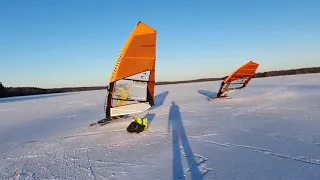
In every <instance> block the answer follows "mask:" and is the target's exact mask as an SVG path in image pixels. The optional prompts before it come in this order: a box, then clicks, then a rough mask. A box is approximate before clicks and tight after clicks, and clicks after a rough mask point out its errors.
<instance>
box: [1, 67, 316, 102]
mask: <svg viewBox="0 0 320 180" xmlns="http://www.w3.org/2000/svg"><path fill="white" fill-rule="evenodd" d="M311 73H320V67H310V68H300V69H290V70H278V71H267V72H258V73H255V75H254V76H253V78H263V77H271V76H286V75H297V74H311ZM225 78H226V77H221V78H203V79H195V80H186V81H163V82H156V85H167V84H180V83H193V82H205V81H220V80H224V79H225ZM101 89H106V86H93V87H65V88H51V89H43V88H37V87H4V86H3V85H2V83H1V82H0V98H4V97H14V96H28V95H39V94H51V93H65V92H76V91H92V90H101Z"/></svg>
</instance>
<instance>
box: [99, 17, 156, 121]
mask: <svg viewBox="0 0 320 180" xmlns="http://www.w3.org/2000/svg"><path fill="white" fill-rule="evenodd" d="M156 35H157V32H156V30H155V29H153V28H152V27H150V26H148V25H147V24H145V23H143V22H141V21H139V23H138V24H137V25H136V27H135V28H134V30H133V31H132V32H131V35H130V36H129V38H128V40H127V41H126V43H125V45H124V46H123V48H122V50H121V52H120V55H119V57H118V59H117V61H116V64H115V66H114V69H113V72H112V74H111V78H110V83H109V92H108V97H107V103H106V107H105V109H106V118H110V117H114V116H120V115H126V114H133V113H139V112H143V111H145V110H147V109H148V108H150V107H151V106H153V105H154V88H155V65H156Z"/></svg>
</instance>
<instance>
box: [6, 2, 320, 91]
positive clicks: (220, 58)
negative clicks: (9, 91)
mask: <svg viewBox="0 0 320 180" xmlns="http://www.w3.org/2000/svg"><path fill="white" fill-rule="evenodd" d="M319 9H320V1H319V0H303V1H302V0H299V1H294V0H261V1H258V0H241V1H240V0H228V1H218V0H197V1H195V0H175V1H174V0H161V1H152V0H144V1H142V0H134V1H133V0H126V1H124V0H113V1H112V0H28V1H26V0H1V1H0V64H1V65H0V81H1V82H3V84H4V85H5V86H37V87H44V88H48V87H60V86H92V85H106V84H107V83H108V82H109V78H110V75H111V71H112V69H113V66H114V64H115V61H116V59H117V57H118V54H119V52H120V50H121V48H122V46H123V45H124V43H125V41H126V40H127V38H128V37H129V35H130V33H131V31H132V30H133V28H134V27H135V25H136V24H137V22H138V21H139V20H141V21H143V22H144V23H147V24H148V25H150V26H152V27H153V28H155V29H156V30H157V32H158V36H157V64H156V80H157V81H163V80H168V81H169V80H185V79H194V78H203V77H222V76H226V75H228V74H229V73H231V72H232V71H233V70H234V69H235V68H237V67H239V66H240V65H242V64H243V63H245V62H247V61H249V60H254V61H256V62H258V63H259V64H260V67H259V69H258V72H262V71H268V70H277V69H290V68H300V67H310V66H320V59H319V57H320V51H319V49H320V23H319V22H320V11H319Z"/></svg>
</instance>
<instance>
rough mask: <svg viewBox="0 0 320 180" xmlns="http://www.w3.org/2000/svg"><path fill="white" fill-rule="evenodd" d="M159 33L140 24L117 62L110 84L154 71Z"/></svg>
mask: <svg viewBox="0 0 320 180" xmlns="http://www.w3.org/2000/svg"><path fill="white" fill-rule="evenodd" d="M156 34H157V32H156V31H155V30H154V29H153V28H151V27H149V26H147V25H146V24H144V23H142V22H140V23H138V25H137V26H136V28H135V29H134V30H133V32H132V33H131V35H130V37H129V38H128V40H127V42H126V44H125V45H124V47H123V49H122V51H121V53H120V55H119V58H118V60H117V62H116V65H115V67H114V70H113V72H112V76H111V78H110V82H114V81H117V80H119V79H122V78H125V77H127V76H130V75H132V74H136V72H142V71H145V70H154V69H152V68H153V62H154V61H155V59H156Z"/></svg>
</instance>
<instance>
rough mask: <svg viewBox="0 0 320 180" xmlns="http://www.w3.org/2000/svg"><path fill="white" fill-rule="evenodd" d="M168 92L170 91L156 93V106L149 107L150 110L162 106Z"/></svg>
mask: <svg viewBox="0 0 320 180" xmlns="http://www.w3.org/2000/svg"><path fill="white" fill-rule="evenodd" d="M168 94H169V91H165V92H162V93H160V94H158V95H156V96H155V97H154V106H152V107H151V108H149V110H153V109H156V108H158V107H159V106H162V104H163V102H164V100H165V99H166V98H167V96H168Z"/></svg>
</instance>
